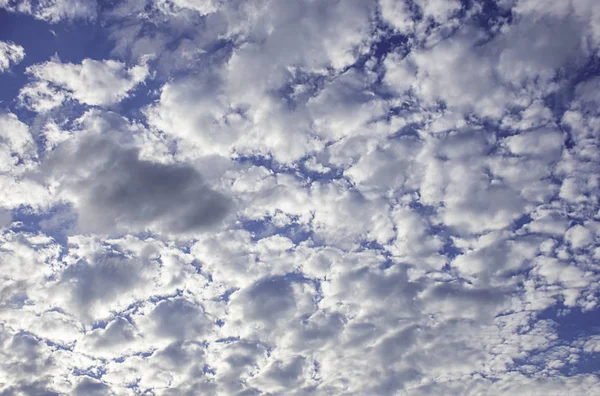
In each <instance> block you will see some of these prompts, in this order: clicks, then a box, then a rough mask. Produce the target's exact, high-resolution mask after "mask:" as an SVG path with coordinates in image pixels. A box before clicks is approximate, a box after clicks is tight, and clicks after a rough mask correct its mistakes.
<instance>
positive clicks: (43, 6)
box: [0, 0, 98, 23]
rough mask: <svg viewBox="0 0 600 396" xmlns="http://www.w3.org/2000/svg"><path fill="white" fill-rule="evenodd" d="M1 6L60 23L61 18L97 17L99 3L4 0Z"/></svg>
mask: <svg viewBox="0 0 600 396" xmlns="http://www.w3.org/2000/svg"><path fill="white" fill-rule="evenodd" d="M0 7H2V8H4V9H6V10H8V11H11V12H22V13H26V14H30V15H32V16H34V17H35V18H37V19H42V20H45V21H48V22H51V23H58V22H60V21H61V20H73V19H84V20H86V19H87V20H92V19H94V18H96V15H97V8H98V4H97V2H96V0H42V1H36V0H2V1H0Z"/></svg>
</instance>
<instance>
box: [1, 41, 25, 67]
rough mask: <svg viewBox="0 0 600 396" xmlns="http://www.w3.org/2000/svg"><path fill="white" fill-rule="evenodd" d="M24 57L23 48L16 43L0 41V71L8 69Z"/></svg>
mask: <svg viewBox="0 0 600 396" xmlns="http://www.w3.org/2000/svg"><path fill="white" fill-rule="evenodd" d="M24 58H25V49H24V48H23V47H21V46H20V45H18V44H15V43H11V42H8V41H0V73H4V72H6V71H9V70H10V68H11V67H12V66H14V65H16V64H17V63H21V61H22V60H23V59H24Z"/></svg>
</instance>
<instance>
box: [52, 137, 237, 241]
mask: <svg viewBox="0 0 600 396" xmlns="http://www.w3.org/2000/svg"><path fill="white" fill-rule="evenodd" d="M57 163H58V164H57ZM51 166H54V171H55V174H56V172H57V171H58V172H59V173H62V175H61V176H62V177H63V178H64V179H65V184H66V188H67V190H69V192H70V193H71V194H73V195H75V196H76V198H77V200H78V203H77V205H76V207H77V210H78V213H79V226H80V228H81V229H82V230H83V231H92V232H94V231H100V232H111V231H115V230H117V231H119V230H124V229H128V230H139V231H143V230H147V229H153V230H159V231H167V232H170V233H186V232H193V231H199V230H202V229H206V228H207V227H211V226H215V225H216V224H217V223H219V222H220V221H221V220H222V219H223V218H224V217H225V215H226V214H227V212H228V211H229V209H230V207H231V201H230V200H229V199H228V198H227V197H225V196H224V195H222V194H220V193H218V192H216V191H214V190H212V189H211V188H210V187H209V186H207V185H206V183H205V182H204V180H203V178H202V176H201V175H200V173H199V172H198V171H196V170H195V169H194V168H193V167H191V166H189V165H178V164H160V163H154V162H150V161H146V160H143V159H141V158H140V157H139V152H138V150H137V149H134V148H125V147H121V146H119V145H118V144H117V143H116V142H115V141H113V140H111V139H107V138H102V137H97V136H91V137H89V138H84V141H83V142H82V143H81V144H80V145H79V146H78V147H76V148H75V151H74V152H73V151H71V152H69V150H68V149H65V150H61V151H59V152H57V153H56V155H55V156H54V158H53V159H52V160H51ZM86 167H87V168H88V169H87V170H88V172H89V176H81V175H77V173H78V171H79V172H81V171H80V169H81V168H84V169H85V168H86ZM75 175H77V176H79V177H78V178H77V177H75ZM72 179H76V181H75V182H71V180H72Z"/></svg>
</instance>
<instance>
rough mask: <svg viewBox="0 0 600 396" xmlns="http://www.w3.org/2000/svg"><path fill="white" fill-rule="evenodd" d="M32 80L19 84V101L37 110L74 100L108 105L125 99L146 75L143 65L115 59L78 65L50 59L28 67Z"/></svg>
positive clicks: (92, 104)
mask: <svg viewBox="0 0 600 396" xmlns="http://www.w3.org/2000/svg"><path fill="white" fill-rule="evenodd" d="M27 73H28V74H29V75H30V76H31V78H32V80H33V81H32V82H30V83H29V84H27V85H26V86H25V87H23V88H22V89H21V91H20V93H19V100H20V101H21V103H23V104H24V105H25V106H26V107H28V108H30V109H31V110H33V111H36V112H38V113H44V112H47V111H49V110H51V109H53V108H55V107H57V106H60V105H61V104H62V103H64V102H65V101H66V100H67V99H74V100H77V101H79V102H80V103H82V104H87V105H90V106H110V105H114V104H116V103H118V102H120V101H121V100H123V99H125V98H127V97H128V96H129V94H130V91H131V90H133V89H134V88H135V87H136V86H137V85H138V84H140V83H142V82H143V81H144V80H145V79H146V77H148V67H147V65H145V64H142V65H137V66H133V67H131V68H129V69H128V68H127V67H126V65H125V64H124V63H122V62H119V61H114V60H104V61H98V60H94V59H84V60H83V61H82V62H81V64H73V63H62V62H61V61H60V60H57V59H54V60H51V61H48V62H45V63H40V64H36V65H33V66H30V67H29V68H28V69H27Z"/></svg>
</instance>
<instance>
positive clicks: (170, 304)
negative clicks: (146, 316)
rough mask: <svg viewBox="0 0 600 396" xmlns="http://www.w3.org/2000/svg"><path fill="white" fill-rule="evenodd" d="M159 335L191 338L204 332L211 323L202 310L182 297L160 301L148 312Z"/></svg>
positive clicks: (184, 338) (180, 338) (172, 337)
mask: <svg viewBox="0 0 600 396" xmlns="http://www.w3.org/2000/svg"><path fill="white" fill-rule="evenodd" d="M150 318H151V319H152V321H153V322H154V329H155V332H156V333H157V334H158V335H160V336H161V337H166V338H171V339H176V340H193V339H197V338H198V337H201V336H203V335H204V334H206V333H207V332H208V331H209V330H210V328H211V326H212V323H211V321H210V320H209V318H208V317H207V316H206V314H205V313H204V311H203V310H202V309H201V308H200V307H199V306H197V305H195V304H193V303H191V302H190V301H187V300H185V299H183V298H175V299H170V300H165V301H161V302H160V303H158V305H157V306H156V308H154V310H153V311H152V313H151V314H150Z"/></svg>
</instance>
